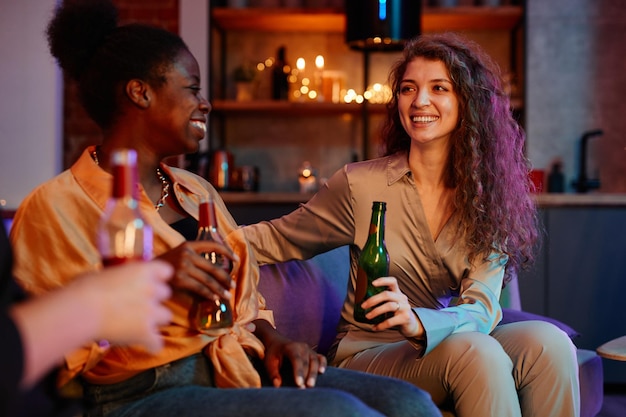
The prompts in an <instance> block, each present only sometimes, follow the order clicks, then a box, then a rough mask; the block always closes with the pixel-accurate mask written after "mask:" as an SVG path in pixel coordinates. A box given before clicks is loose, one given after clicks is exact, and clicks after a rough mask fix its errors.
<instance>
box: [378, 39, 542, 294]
mask: <svg viewBox="0 0 626 417" xmlns="http://www.w3.org/2000/svg"><path fill="white" fill-rule="evenodd" d="M417 57H423V58H425V59H428V60H437V61H441V62H443V63H444V65H445V66H446V68H447V70H448V73H449V75H450V78H451V80H452V83H453V86H454V91H455V93H456V94H457V96H458V99H459V115H460V117H459V122H458V125H457V128H456V129H455V131H454V132H453V134H452V147H451V152H450V156H449V164H448V172H447V178H446V184H447V185H448V186H449V187H451V188H454V189H455V196H454V203H453V204H454V208H455V211H456V213H457V215H458V217H457V219H458V221H459V227H458V233H459V236H458V237H461V236H463V237H464V239H465V240H466V242H467V245H468V249H469V255H468V256H469V260H470V262H471V261H473V260H475V259H476V258H477V257H480V258H482V259H486V257H487V256H488V255H489V254H490V253H492V252H494V250H495V251H496V252H497V253H500V254H501V256H503V257H508V263H507V268H506V274H505V283H507V282H509V281H510V280H511V278H512V277H513V276H514V274H516V273H517V271H519V269H520V268H524V267H526V266H527V265H529V264H530V262H531V261H532V260H533V259H534V253H535V250H536V245H537V244H538V243H539V227H538V220H537V209H536V207H535V204H534V202H533V200H532V198H531V195H530V192H531V190H532V188H531V187H532V183H531V181H530V178H529V170H530V163H529V161H528V159H527V158H526V157H525V155H524V140H525V135H524V132H523V130H522V128H521V127H520V126H519V124H518V123H517V121H516V120H515V119H514V117H513V114H512V111H511V106H510V100H509V97H508V95H507V94H506V93H505V92H504V90H503V88H502V79H501V74H500V69H499V67H498V66H497V65H496V64H495V63H494V61H493V60H492V59H491V58H490V57H489V56H488V55H487V54H486V53H485V52H484V51H483V50H482V49H481V48H480V47H479V46H478V45H477V44H476V43H474V42H472V41H470V40H468V39H465V38H463V37H461V36H459V35H456V34H452V33H445V34H435V35H422V36H419V37H417V38H415V39H412V40H410V41H408V42H407V44H406V45H405V48H404V52H403V56H402V59H401V60H400V61H398V62H397V63H396V64H395V65H394V66H393V68H392V69H391V72H390V75H389V82H390V85H391V88H392V91H393V92H394V94H393V97H392V98H391V99H390V101H389V103H388V104H387V118H386V120H385V123H384V125H383V130H382V140H383V147H384V154H385V155H391V154H393V153H396V152H399V151H405V152H408V151H409V149H410V145H411V138H410V137H409V135H408V134H407V133H406V131H405V130H404V128H403V127H402V123H401V122H400V115H399V112H398V91H399V86H400V82H401V81H402V78H403V76H404V73H405V71H406V68H407V65H408V63H409V62H411V61H412V60H414V59H415V58H417Z"/></svg>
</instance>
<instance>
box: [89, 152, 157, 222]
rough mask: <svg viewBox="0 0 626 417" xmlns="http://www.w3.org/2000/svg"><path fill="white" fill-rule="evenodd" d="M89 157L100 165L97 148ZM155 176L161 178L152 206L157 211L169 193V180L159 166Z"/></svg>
mask: <svg viewBox="0 0 626 417" xmlns="http://www.w3.org/2000/svg"><path fill="white" fill-rule="evenodd" d="M91 159H93V161H94V162H95V163H96V165H98V166H99V165H100V161H99V160H98V149H97V148H96V149H94V150H93V152H91ZM156 174H157V178H158V179H159V180H161V197H159V199H158V200H157V202H156V204H155V205H154V208H155V209H156V211H159V209H160V208H161V207H163V206H164V205H165V199H166V198H167V197H169V195H170V192H169V191H170V182H169V181H168V180H167V177H166V176H165V175H164V174H163V172H162V171H161V168H157V169H156Z"/></svg>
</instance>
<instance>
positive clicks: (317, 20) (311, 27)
mask: <svg viewBox="0 0 626 417" xmlns="http://www.w3.org/2000/svg"><path fill="white" fill-rule="evenodd" d="M522 16H523V10H522V7H521V6H502V7H479V6H476V7H472V6H467V7H444V8H434V7H426V8H424V10H423V13H422V31H423V32H425V33H427V32H438V31H456V30H512V29H514V28H516V27H517V26H518V25H519V24H521V21H522ZM212 22H213V24H214V25H216V27H217V28H219V29H222V30H253V31H265V32H331V33H332V32H334V33H343V32H344V31H345V27H346V19H345V15H344V13H343V11H341V10H339V9H290V8H253V7H249V8H244V9H233V8H225V7H217V8H214V9H213V11H212Z"/></svg>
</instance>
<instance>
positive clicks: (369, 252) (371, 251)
mask: <svg viewBox="0 0 626 417" xmlns="http://www.w3.org/2000/svg"><path fill="white" fill-rule="evenodd" d="M386 207H387V203H385V202H384V201H374V202H373V203H372V218H371V221H370V230H369V236H368V237H367V242H365V246H364V247H363V250H362V251H361V255H360V256H359V266H358V272H357V278H356V288H355V294H354V319H355V320H356V321H358V322H361V323H369V324H378V323H381V322H383V321H385V320H387V319H388V318H391V317H392V316H393V314H392V313H384V314H381V315H379V316H376V317H374V318H373V319H371V320H369V319H367V318H366V317H365V315H366V314H367V313H369V312H370V311H371V310H373V308H369V309H367V310H366V309H363V308H362V307H361V304H362V303H363V302H364V301H365V300H367V299H368V298H370V297H372V296H373V295H376V294H378V293H380V292H382V291H385V289H386V288H385V287H375V286H374V285H372V282H373V281H374V280H375V279H376V278H380V277H385V276H388V275H389V253H388V252H387V247H386V246H385V211H386Z"/></svg>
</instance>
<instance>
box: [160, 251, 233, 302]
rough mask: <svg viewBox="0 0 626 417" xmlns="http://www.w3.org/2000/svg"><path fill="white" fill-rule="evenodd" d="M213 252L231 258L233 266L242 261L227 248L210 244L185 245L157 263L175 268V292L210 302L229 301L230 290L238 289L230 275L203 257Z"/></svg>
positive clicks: (172, 282)
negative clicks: (187, 292)
mask: <svg viewBox="0 0 626 417" xmlns="http://www.w3.org/2000/svg"><path fill="white" fill-rule="evenodd" d="M212 251H213V252H218V253H220V254H221V255H223V256H226V257H228V258H229V259H231V260H232V261H233V262H238V260H239V259H238V257H237V255H235V254H233V253H232V251H231V250H230V249H229V248H228V247H226V246H224V245H221V244H219V243H216V242H208V241H188V242H184V243H182V244H180V245H179V246H177V247H175V248H174V249H172V250H170V251H168V252H166V253H164V254H162V255H159V256H158V257H157V259H161V260H163V261H165V262H167V263H169V264H170V265H172V266H173V267H174V275H173V277H172V280H171V281H170V284H171V286H172V287H173V288H177V289H181V290H186V291H190V292H192V293H194V294H196V295H198V296H200V297H202V298H206V299H209V300H215V299H217V298H219V297H224V298H230V296H231V295H230V289H231V288H234V285H235V283H234V281H233V280H232V279H231V277H230V275H229V274H228V273H227V272H226V271H224V269H222V268H220V267H219V266H216V265H214V264H212V263H211V262H209V261H207V260H206V259H204V257H202V256H201V255H200V253H203V252H212Z"/></svg>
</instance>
